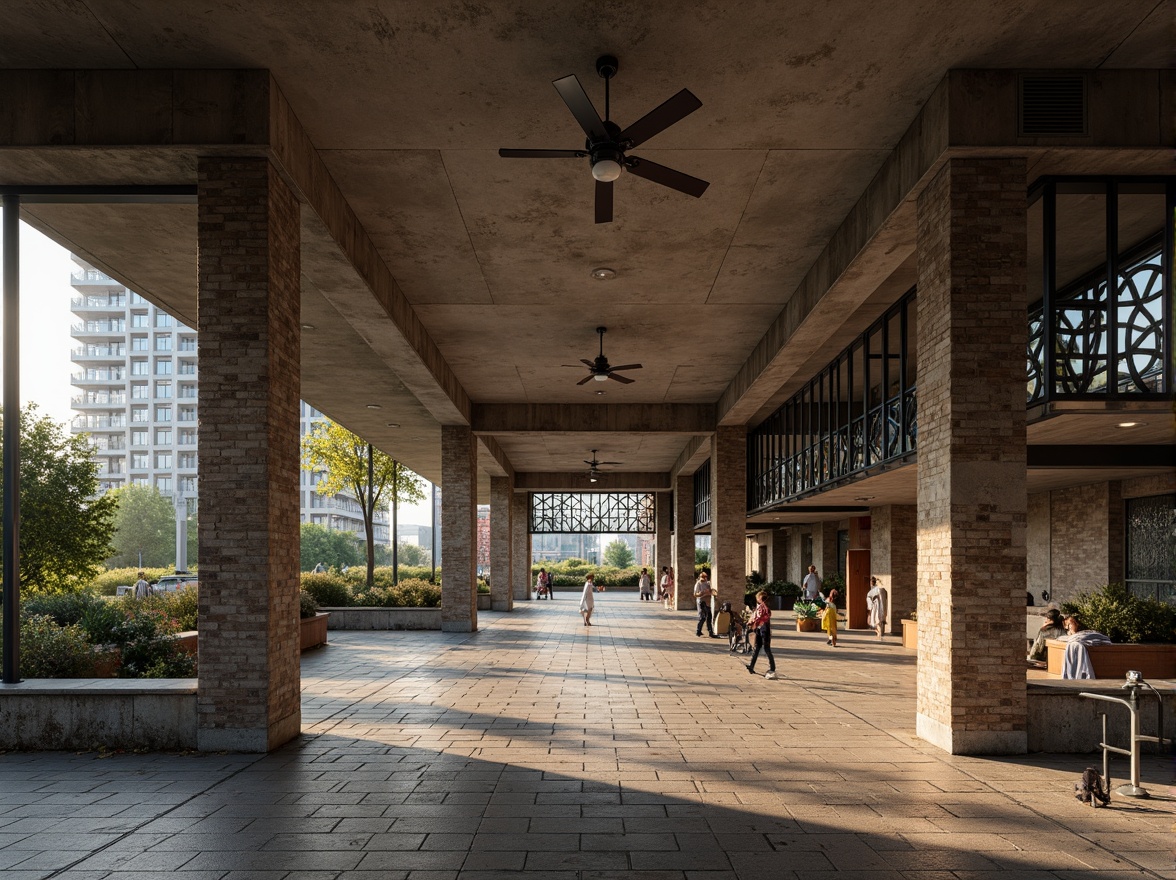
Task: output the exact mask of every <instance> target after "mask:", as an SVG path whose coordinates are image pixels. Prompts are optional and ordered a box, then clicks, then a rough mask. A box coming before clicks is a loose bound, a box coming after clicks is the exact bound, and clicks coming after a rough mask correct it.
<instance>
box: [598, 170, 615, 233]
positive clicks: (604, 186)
mask: <svg viewBox="0 0 1176 880" xmlns="http://www.w3.org/2000/svg"><path fill="white" fill-rule="evenodd" d="M612 205H613V185H612V181H611V180H610V181H608V182H607V183H605V182H604V181H601V180H598V181H596V222H597V223H612V217H613V212H612Z"/></svg>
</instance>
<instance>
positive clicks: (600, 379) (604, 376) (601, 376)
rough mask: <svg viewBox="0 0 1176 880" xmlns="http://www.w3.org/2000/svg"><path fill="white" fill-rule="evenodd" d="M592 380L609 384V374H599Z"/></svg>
mask: <svg viewBox="0 0 1176 880" xmlns="http://www.w3.org/2000/svg"><path fill="white" fill-rule="evenodd" d="M592 378H593V379H595V380H596V381H597V382H607V381H608V373H597V374H596V375H595V376H593V377H592Z"/></svg>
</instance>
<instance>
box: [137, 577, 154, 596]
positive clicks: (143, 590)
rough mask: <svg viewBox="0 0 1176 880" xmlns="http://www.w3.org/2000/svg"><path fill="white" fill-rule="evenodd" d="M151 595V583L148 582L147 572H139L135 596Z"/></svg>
mask: <svg viewBox="0 0 1176 880" xmlns="http://www.w3.org/2000/svg"><path fill="white" fill-rule="evenodd" d="M150 595H151V584H150V583H148V582H147V573H146V572H144V571H141V572H139V579H138V580H137V581H135V598H136V599H146V598H147V597H148V596H150Z"/></svg>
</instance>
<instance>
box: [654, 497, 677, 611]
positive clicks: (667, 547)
mask: <svg viewBox="0 0 1176 880" xmlns="http://www.w3.org/2000/svg"><path fill="white" fill-rule="evenodd" d="M656 498H657V514H656V521H655V524H654V529H655V532H654V538H653V540H654V545H653V546H654V551H653V552H654V556H653V590H654V593H655V594H656V592H657V590H658V589H659V587H658V585H659V584H660V583H661V570H662V568H663V567H670V566H672V565H673V564H674V554H673V547H672V546H671V542H670V520H671V519H672V518H673V517H672V514H673V505H674V497H673V495H671V494H670V493H669V492H658V493H657V496H656Z"/></svg>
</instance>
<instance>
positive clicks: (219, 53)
mask: <svg viewBox="0 0 1176 880" xmlns="http://www.w3.org/2000/svg"><path fill="white" fill-rule="evenodd" d="M1172 7H1173V4H1172V3H1171V2H1169V0H1161V2H1158V3H1157V2H1156V0H1116V2H1113V3H1112V2H1102V0H1099V2H1096V0H1075V2H1072V3H1066V4H1059V3H1057V2H1053V0H997V2H991V3H985V4H966V3H943V2H941V0H917V2H909V3H902V4H876V3H868V2H864V0H862V2H845V3H841V4H838V5H837V7H836V8H835V10H833V9H832V8H831V7H830V6H829V5H828V4H827V3H823V2H815V0H804V2H796V3H789V4H781V3H778V2H768V0H762V2H744V3H741V4H739V5H738V7H734V6H733V5H732V4H730V3H728V2H719V0H713V2H700V3H695V4H688V5H683V4H681V3H676V2H673V3H672V2H668V0H665V2H647V3H629V4H622V3H614V2H603V3H602V2H599V0H598V2H592V3H553V2H533V0H516V2H491V3H486V4H480V5H476V4H438V3H435V2H431V0H430V2H425V0H421V2H403V0H401V2H396V3H391V2H379V0H373V2H370V3H365V4H337V3H332V4H325V3H320V2H311V0H254V2H250V3H240V2H229V0H209V2H204V3H199V4H188V3H183V4H181V3H148V4H143V3H141V2H132V0H86V2H76V0H8V2H6V3H5V4H3V5H2V6H0V67H6V68H25V67H28V68H138V69H150V68H264V69H268V70H270V71H271V72H272V74H273V77H274V79H275V81H276V83H277V84H278V87H279V88H280V89H281V90H282V92H283V94H284V95H285V97H286V98H287V99H288V100H289V102H290V104H291V106H292V108H293V111H294V113H295V114H296V115H297V117H298V119H299V121H300V122H301V124H302V125H303V127H304V128H305V129H306V131H307V133H308V135H309V137H310V140H311V142H312V143H313V144H314V146H315V148H317V150H318V152H319V155H320V157H321V159H322V161H323V162H324V163H325V165H326V167H327V169H328V170H329V171H330V174H331V175H332V177H333V178H334V181H335V183H336V184H337V185H338V186H339V188H340V190H341V191H342V193H343V195H344V197H345V198H346V200H347V202H348V203H349V205H350V207H351V208H352V209H353V210H354V212H355V214H356V216H357V218H358V220H359V222H360V223H361V224H362V225H363V227H364V228H365V230H366V232H367V233H368V235H369V236H370V238H371V240H372V241H373V243H374V244H375V246H376V248H377V249H378V252H379V254H380V256H381V257H382V258H383V260H384V261H385V262H386V264H387V267H388V269H389V270H390V272H391V274H392V276H393V277H394V279H395V281H396V283H397V284H398V285H399V287H400V289H401V290H402V291H403V293H404V295H405V296H406V297H407V299H408V300H409V302H410V303H411V304H412V305H413V307H414V309H415V311H416V314H417V316H418V317H419V319H420V321H421V322H422V324H423V325H424V327H425V329H426V330H427V331H428V334H429V335H430V336H431V338H432V340H433V342H434V343H435V344H436V346H437V348H438V349H439V351H440V353H441V354H442V356H443V357H444V359H445V361H446V362H447V363H448V365H449V367H450V368H451V369H452V371H453V373H454V375H455V377H456V378H457V380H458V381H459V382H460V384H461V386H462V387H463V388H464V390H465V392H466V393H467V394H468V396H469V398H470V399H471V400H472V401H473V402H475V403H557V404H570V403H594V402H596V403H600V402H604V403H635V404H653V403H659V404H660V403H708V404H709V403H714V402H716V401H717V400H718V399H719V397H720V395H721V394H722V393H723V391H724V390H726V389H727V388H728V386H729V385H730V384H731V382H732V379H733V377H734V376H735V375H736V374H737V372H738V370H739V368H740V367H741V366H742V365H743V364H744V362H745V361H746V360H747V359H748V356H749V355H750V354H751V352H752V351H753V349H754V348H755V346H756V344H757V343H758V342H759V341H760V339H761V337H763V335H764V332H765V329H766V328H767V327H768V326H769V325H770V324H771V322H772V321H773V319H775V318H776V316H777V315H779V314H780V312H781V310H782V309H783V308H784V306H785V305H786V303H787V302H788V300H789V298H790V296H791V295H792V293H793V291H795V290H796V288H797V286H798V284H799V283H800V281H801V279H802V278H803V277H804V275H805V273H806V272H807V271H808V269H809V268H810V266H811V265H812V264H813V262H814V260H816V258H817V256H818V255H819V254H820V252H821V250H822V248H824V247H825V245H826V243H827V242H828V240H829V238H830V236H831V235H832V234H833V232H834V230H835V229H836V228H837V227H838V225H839V224H841V223H842V221H843V220H844V218H845V217H846V215H847V213H848V211H849V210H850V208H851V207H852V206H853V204H854V203H855V201H857V199H858V198H859V197H860V196H861V194H862V192H863V190H864V189H865V187H866V185H867V184H868V183H869V182H870V180H871V179H872V178H873V177H874V175H875V174H876V173H877V171H878V169H879V167H880V166H881V164H882V162H883V160H884V158H885V157H886V156H887V155H888V154H889V153H890V151H891V150H892V149H893V148H894V147H895V145H896V144H897V143H898V141H899V138H900V136H901V135H902V134H903V132H904V131H905V130H906V129H907V128H908V126H909V125H910V124H911V121H912V120H913V119H914V117H915V116H916V114H917V113H918V111H919V109H920V107H921V106H922V105H923V104H924V102H925V101H926V100H927V98H928V96H929V95H930V94H931V92H932V90H933V88H934V87H935V86H936V84H937V83H938V82H939V81H940V80H941V79H942V78H943V76H944V74H945V73H946V71H948V70H949V69H951V68H959V67H974V68H978V67H993V68H1042V67H1049V68H1085V69H1095V68H1099V67H1112V68H1116V67H1131V68H1148V67H1165V66H1169V65H1170V64H1171V60H1172V59H1171V54H1170V53H1171V45H1172V43H1171V37H1172ZM736 9H737V12H736ZM604 52H611V53H613V54H616V55H617V56H618V57H619V59H620V72H619V74H618V76H617V77H616V79H615V80H614V81H613V85H612V116H613V117H614V118H615V119H617V120H618V121H619V122H620V123H621V124H622V125H624V124H627V123H628V122H631V121H634V120H635V119H636V118H638V117H639V116H641V115H642V114H644V113H645V112H647V111H648V110H650V109H652V108H653V107H654V106H656V105H657V104H659V103H661V102H662V101H663V100H665V99H666V98H667V97H669V96H670V95H672V94H673V93H675V92H676V91H677V90H679V89H681V88H689V89H690V90H691V91H693V92H694V93H695V94H696V95H697V96H698V97H699V98H700V99H701V101H702V108H701V109H700V110H698V111H697V112H695V113H694V114H692V115H691V116H689V117H687V118H686V119H684V120H683V121H681V122H680V123H679V124H677V125H675V126H673V127H672V128H670V129H668V130H667V131H665V132H663V133H662V134H659V135H658V136H656V137H655V138H654V139H652V140H651V141H650V142H649V143H648V144H647V145H645V146H643V147H641V148H639V149H637V150H635V151H634V153H635V154H637V155H640V156H644V157H647V158H649V159H652V160H654V161H657V162H660V163H662V164H665V165H669V166H671V167H673V168H677V169H680V170H682V171H684V172H687V173H689V174H692V175H695V176H698V177H701V178H704V179H706V180H709V181H710V184H711V185H710V188H709V189H708V190H707V192H706V194H705V195H704V196H703V197H702V198H701V199H698V200H695V199H692V198H689V197H687V196H684V195H681V194H678V193H676V192H673V191H671V190H668V189H665V188H663V187H659V186H656V185H654V184H651V183H649V182H648V181H645V180H641V179H638V178H636V177H634V176H632V175H625V176H623V177H622V178H621V179H620V180H619V181H618V183H617V184H616V187H615V190H616V207H615V210H616V214H615V216H616V219H615V222H613V223H611V224H608V225H595V224H594V223H593V222H592V192H593V183H592V179H591V177H590V174H589V170H588V167H587V164H586V160H560V161H541V160H505V159H500V158H499V157H498V156H497V154H496V150H497V148H498V147H504V146H509V147H534V148H562V149H569V148H578V147H580V146H582V142H583V135H582V134H580V133H579V129H578V128H577V126H576V124H575V122H574V120H573V119H572V117H571V115H570V114H569V112H568V110H567V108H566V107H565V106H564V104H563V103H562V101H561V100H560V99H559V96H558V95H557V93H556V92H555V90H554V89H553V88H552V86H551V81H552V80H553V79H555V78H557V77H560V76H563V75H565V74H568V73H575V74H576V75H577V76H578V77H579V78H580V80H581V82H582V83H583V84H584V86H585V88H586V89H587V90H588V92H589V94H590V96H591V97H592V99H593V100H594V101H595V102H596V103H597V105H598V106H601V105H602V104H603V88H602V85H603V84H602V82H601V80H600V79H599V78H597V77H596V75H595V73H594V70H593V62H594V59H595V58H596V57H597V56H598V55H600V54H602V53H604ZM84 158H85V157H84V156H81V155H80V154H79V155H78V156H76V157H73V158H70V157H62V156H59V157H57V158H55V159H51V160H46V159H43V158H35V159H34V158H30V157H28V156H25V155H13V156H10V157H0V172H3V174H4V175H5V176H8V177H11V176H12V175H14V174H17V175H20V176H21V177H22V179H35V178H36V177H37V175H40V176H41V177H42V178H43V179H45V180H50V179H53V178H55V177H56V178H63V177H65V178H68V175H69V173H70V172H69V169H70V168H72V167H81V166H82V164H83V163H84ZM187 161H188V160H187V159H185V158H180V159H176V158H175V157H172V158H170V159H169V160H168V162H170V164H166V166H165V164H161V163H163V160H162V159H157V158H153V157H152V156H150V155H145V156H144V159H143V162H144V165H143V167H141V168H133V169H128V168H121V169H108V173H109V175H110V177H111V179H120V180H125V179H127V177H128V176H130V177H131V178H134V179H160V178H166V177H167V176H168V175H176V174H180V175H181V177H182V175H183V174H184V173H185V172H187V173H189V174H190V177H188V178H183V179H184V180H191V179H194V169H192V168H188V167H186V165H185V164H184V163H185V162H187ZM153 163H154V164H153ZM157 165H158V168H156V166H157ZM86 167H87V168H88V169H89V170H88V171H87V172H86V173H87V174H89V175H91V176H92V175H93V174H94V173H95V172H94V171H93V167H92V165H87V166H86ZM101 173H107V172H101ZM71 212H72V213H71ZM193 213H194V212H193V209H192V208H190V207H184V206H169V207H159V208H152V209H144V208H142V207H117V208H115V207H109V206H106V207H101V208H97V207H93V208H86V209H84V210H82V209H77V208H73V207H71V208H69V209H65V208H62V207H60V206H36V207H35V208H30V216H31V217H32V219H33V220H34V222H36V223H37V224H38V225H40V226H42V227H43V228H45V229H47V230H48V231H49V232H50V234H52V235H53V236H54V237H56V238H58V239H59V240H61V241H63V242H64V243H66V244H67V245H69V246H72V247H74V248H75V249H77V250H79V251H81V252H83V253H86V254H88V255H90V256H91V257H92V258H93V260H94V261H95V262H96V264H97V265H100V266H103V267H105V268H108V269H109V270H110V271H111V272H112V274H115V275H116V277H119V278H120V279H124V280H128V281H130V282H132V283H133V286H135V287H136V288H137V289H139V290H141V292H143V293H144V294H145V295H147V296H149V297H151V298H153V299H156V300H157V301H160V302H161V303H165V304H167V305H168V306H169V307H171V308H173V309H174V310H175V311H176V312H177V314H179V315H180V316H181V317H183V318H185V320H189V322H190V321H191V319H192V318H193V317H194V312H195V308H194V305H195V291H194V281H195V268H194V266H195V223H194V220H193ZM308 225H309V226H313V223H308V221H306V220H305V218H304V247H306V241H309V242H312V243H313V242H315V241H318V240H319V239H316V237H315V236H316V234H317V230H315V229H313V228H307V227H308ZM906 246H907V248H908V249H909V248H911V247H913V242H908V243H907V245H906ZM307 252H308V253H311V258H310V259H307V258H306V257H305V255H304V267H303V268H304V278H303V306H302V308H303V321H304V323H307V324H310V325H312V326H313V327H314V330H312V331H311V330H308V331H306V334H305V335H304V339H303V346H304V350H303V358H302V366H303V383H304V387H303V396H304V397H305V398H306V399H307V400H308V401H310V402H311V403H312V404H314V405H315V406H317V407H318V408H320V409H322V410H324V411H325V412H327V413H328V414H330V415H332V416H335V417H336V418H338V419H339V420H340V421H342V422H343V423H344V424H347V425H348V426H349V427H351V428H352V429H353V430H356V431H357V432H360V433H362V434H364V436H366V437H368V439H371V440H372V441H373V442H375V443H377V445H379V446H380V447H381V448H384V449H386V450H387V451H389V452H391V453H393V454H395V455H397V456H398V457H399V458H401V459H402V460H403V461H405V462H406V463H408V464H409V466H411V467H413V468H414V469H416V470H418V471H420V472H421V473H422V474H424V475H426V476H428V477H430V478H432V479H439V477H440V467H439V460H440V456H439V449H438V446H439V443H438V437H439V430H438V424H437V420H436V418H434V417H433V416H432V415H431V414H430V413H431V410H430V408H429V406H427V405H426V403H424V402H422V401H421V400H420V399H419V394H418V395H414V393H413V392H411V391H409V390H408V388H406V387H405V385H404V384H403V383H402V382H401V381H400V380H399V378H398V374H397V370H396V368H395V355H394V353H390V352H388V351H385V350H383V349H382V348H381V344H380V338H381V335H382V329H383V328H382V327H381V326H380V324H379V323H378V322H375V323H373V321H372V318H371V316H370V314H369V311H368V310H367V305H366V304H365V303H360V302H359V299H361V298H362V297H364V296H365V293H364V291H363V290H362V289H360V288H359V287H358V286H357V287H356V289H354V290H352V289H350V288H349V287H348V285H347V283H345V282H342V281H340V280H339V279H338V277H337V276H336V274H335V273H334V271H333V269H332V268H331V266H330V262H331V256H330V255H329V254H325V253H321V254H317V255H316V254H315V253H314V250H313V248H308V249H307ZM899 262H902V261H901V260H900V261H899ZM597 266H608V267H611V268H613V269H615V270H616V271H617V277H616V278H615V279H613V280H611V281H606V282H598V281H595V280H593V279H592V278H591V277H590V274H589V272H590V270H591V269H592V268H594V267H597ZM912 275H913V266H912V263H911V261H910V260H909V258H907V259H906V262H905V263H904V264H903V266H902V269H901V270H900V271H898V272H895V273H894V276H893V277H892V279H891V281H890V286H889V287H887V289H886V290H885V295H884V296H878V297H875V299H874V300H869V299H868V297H863V299H864V300H867V304H866V305H865V306H863V307H862V310H861V311H860V312H859V313H857V314H846V315H845V316H844V321H845V324H844V327H829V328H828V332H829V334H830V342H829V344H828V346H827V350H826V351H824V352H823V353H822V354H820V355H817V356H814V357H816V358H817V359H818V360H820V359H822V358H823V360H826V361H827V360H828V359H829V357H832V356H833V355H835V354H836V352H837V351H838V350H840V348H841V347H842V345H843V344H844V340H847V339H848V337H849V336H851V335H852V333H853V332H858V331H860V329H861V327H863V326H864V325H865V324H867V323H868V321H869V320H870V318H871V316H872V315H876V314H877V313H879V312H880V310H881V308H883V307H884V306H885V304H886V303H887V302H890V301H893V299H894V297H895V296H897V295H898V294H900V293H901V292H902V290H903V289H905V286H906V285H908V284H909V281H910V280H911V277H912ZM883 300H884V301H883ZM598 325H604V326H607V327H608V328H609V331H608V333H607V335H606V336H605V340H604V343H605V344H604V350H605V353H606V354H607V355H608V356H609V358H610V360H611V361H612V362H613V363H614V364H615V363H619V362H625V363H628V362H634V361H636V362H640V363H642V364H643V365H644V368H643V369H642V370H640V371H637V372H635V373H633V374H632V375H633V378H635V379H636V380H637V381H636V382H635V383H634V384H632V385H621V384H619V383H615V382H608V383H604V387H603V388H598V387H597V385H598V383H588V384H587V385H585V386H579V387H577V386H576V384H575V383H576V381H578V380H579V379H580V378H581V377H582V375H583V372H582V371H583V368H582V367H581V368H579V369H569V368H567V367H564V366H562V365H564V364H577V363H578V360H579V358H581V357H589V358H591V357H593V356H594V355H595V354H596V353H597V337H596V335H595V333H594V328H595V327H596V326H598ZM598 390H604V391H605V392H606V394H605V395H604V396H603V397H600V396H597V395H595V393H594V392H596V391H598ZM783 393H784V391H783V389H782V391H781V394H780V395H777V396H776V397H775V398H773V401H772V403H773V405H774V404H775V403H776V402H777V401H778V399H781V395H783ZM369 403H378V404H379V405H380V406H381V409H380V410H378V411H373V410H368V409H366V405H367V404H369ZM389 422H393V423H396V424H398V425H399V426H400V427H398V428H390V427H388V423H389ZM684 443H685V438H682V437H681V436H675V435H651V434H644V435H634V434H629V435H618V436H608V435H596V436H586V435H580V434H578V433H576V432H575V431H567V432H560V433H551V434H543V435H542V436H530V437H529V436H522V435H512V436H505V437H502V438H499V445H500V446H501V448H502V450H503V452H505V454H506V455H507V457H508V458H509V459H510V461H511V463H512V464H513V466H514V468H515V469H516V470H518V471H544V472H554V471H576V470H579V469H581V468H582V464H581V460H582V459H585V458H589V457H590V450H591V449H592V448H594V447H595V448H597V449H599V450H600V455H601V457H607V458H609V459H611V460H617V461H623V462H624V467H623V468H622V469H624V470H629V469H632V470H637V471H643V472H655V471H667V470H669V469H670V468H671V467H672V466H673V464H674V462H675V460H677V458H678V456H679V454H680V453H681V451H682V448H683V446H684ZM858 494H861V493H858Z"/></svg>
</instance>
